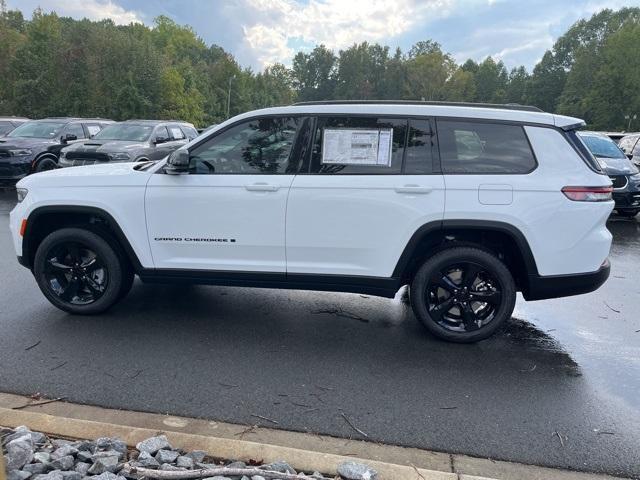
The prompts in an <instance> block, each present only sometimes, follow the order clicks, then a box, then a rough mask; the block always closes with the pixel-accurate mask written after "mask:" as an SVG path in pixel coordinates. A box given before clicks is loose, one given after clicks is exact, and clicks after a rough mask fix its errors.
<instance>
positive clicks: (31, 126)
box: [7, 122, 66, 138]
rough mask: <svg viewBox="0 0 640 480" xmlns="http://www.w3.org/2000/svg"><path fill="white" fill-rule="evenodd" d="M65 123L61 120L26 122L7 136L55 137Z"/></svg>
mask: <svg viewBox="0 0 640 480" xmlns="http://www.w3.org/2000/svg"><path fill="white" fill-rule="evenodd" d="M65 125H66V124H65V123H62V122H26V123H23V124H22V125H20V126H19V127H18V128H16V129H15V130H13V131H12V132H11V133H9V134H8V135H7V137H26V138H55V137H57V136H58V134H59V133H60V130H62V127H64V126H65Z"/></svg>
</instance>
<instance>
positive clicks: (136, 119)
mask: <svg viewBox="0 0 640 480" xmlns="http://www.w3.org/2000/svg"><path fill="white" fill-rule="evenodd" d="M123 122H165V123H189V122H187V121H186V120H159V119H153V118H127V119H126V120H123Z"/></svg>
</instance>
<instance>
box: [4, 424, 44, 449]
mask: <svg viewBox="0 0 640 480" xmlns="http://www.w3.org/2000/svg"><path fill="white" fill-rule="evenodd" d="M24 435H29V436H30V437H31V441H32V442H33V443H34V444H35V445H44V444H45V443H47V436H46V435H45V434H44V433H40V432H32V431H31V430H29V428H28V427H25V426H24V425H20V426H19V427H16V428H15V429H14V433H12V434H10V435H7V437H6V438H5V439H4V443H5V444H7V443H9V442H11V441H12V440H15V439H16V438H20V437H22V436H24Z"/></svg>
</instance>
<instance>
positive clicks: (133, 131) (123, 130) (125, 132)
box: [93, 123, 153, 142]
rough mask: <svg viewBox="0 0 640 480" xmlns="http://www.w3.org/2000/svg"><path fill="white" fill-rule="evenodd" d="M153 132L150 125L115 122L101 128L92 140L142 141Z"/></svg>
mask: <svg viewBox="0 0 640 480" xmlns="http://www.w3.org/2000/svg"><path fill="white" fill-rule="evenodd" d="M151 132H153V126H152V125H133V124H123V123H120V124H115V125H109V126H108V127H106V128H105V129H104V130H101V131H100V132H99V133H97V134H96V135H95V136H94V137H93V138H94V140H128V141H131V142H144V141H146V140H147V139H148V138H149V137H150V136H151Z"/></svg>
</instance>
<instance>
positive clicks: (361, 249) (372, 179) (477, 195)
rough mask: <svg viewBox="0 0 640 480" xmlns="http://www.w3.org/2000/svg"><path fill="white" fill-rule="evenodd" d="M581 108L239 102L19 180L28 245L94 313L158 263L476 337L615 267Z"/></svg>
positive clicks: (604, 191) (20, 250) (14, 220)
mask: <svg viewBox="0 0 640 480" xmlns="http://www.w3.org/2000/svg"><path fill="white" fill-rule="evenodd" d="M583 125H584V123H583V122H582V121H581V120H579V119H576V118H570V117H563V116H558V115H552V114H549V113H544V112H541V111H539V110H537V109H535V108H531V107H519V106H496V105H464V104H442V103H440V104H438V103H415V102H414V103H410V102H405V103H402V102H388V103H385V102H372V103H367V102H318V103H305V104H296V105H293V106H288V107H278V108H268V109H264V110H258V111H253V112H248V113H245V114H242V115H239V116H237V117H234V118H231V119H229V120H227V121H226V122H224V123H222V124H220V125H218V126H216V127H215V128H213V129H212V130H210V131H209V132H206V133H205V134H204V135H201V136H200V137H198V138H196V139H195V140H193V141H192V142H190V143H189V144H187V145H186V146H185V147H183V148H181V149H179V150H177V151H176V152H174V153H173V154H172V155H171V156H170V157H169V158H168V159H166V160H163V161H159V162H157V163H153V162H144V163H138V164H134V163H129V164H115V165H104V166H102V165H101V166H89V167H76V168H66V169H62V170H55V171H51V172H46V173H43V174H36V175H31V176H29V177H27V178H26V179H24V180H21V181H20V182H19V183H18V196H19V200H21V201H20V203H18V204H17V206H16V207H15V209H14V210H13V212H11V231H12V234H13V241H14V244H15V249H16V252H17V255H18V259H19V261H20V262H21V263H22V264H23V265H25V266H26V267H28V268H29V269H31V270H32V272H33V274H34V276H35V278H36V280H37V282H38V285H39V286H40V289H41V290H42V292H43V293H44V295H45V296H46V297H47V298H48V299H49V301H51V303H53V304H54V305H55V306H57V307H58V308H61V309H63V310H66V311H68V312H71V313H76V314H92V313H99V312H102V311H104V310H105V309H107V308H108V307H110V306H111V305H113V304H114V303H115V302H116V301H118V299H120V298H122V297H123V296H124V295H126V294H127V292H128V291H129V289H130V288H131V284H132V281H133V278H134V274H135V275H138V276H139V277H140V278H141V279H142V280H143V281H145V282H190V283H203V284H214V285H235V286H245V287H247V286H252V287H265V288H296V289H305V290H320V291H342V292H359V293H366V294H371V295H379V296H383V297H393V296H394V294H395V293H396V292H397V291H398V289H399V288H400V287H401V286H403V285H406V284H409V285H410V298H411V304H412V306H413V309H414V311H415V314H416V316H417V317H418V318H419V319H420V321H421V322H422V323H423V324H424V325H425V327H426V328H427V329H429V331H430V332H431V333H433V334H434V335H436V336H438V337H441V338H443V339H446V340H451V341H455V342H473V341H477V340H481V339H483V338H486V337H488V336H489V335H491V334H492V333H493V332H494V331H495V330H496V329H497V328H498V327H499V326H500V325H501V324H502V323H503V322H505V321H506V320H507V319H509V317H510V316H511V313H512V311H513V308H514V303H515V300H516V292H517V291H521V292H522V294H523V295H524V298H525V299H527V300H537V299H543V298H552V297H560V296H566V295H575V294H580V293H586V292H590V291H593V290H595V289H596V288H598V287H599V286H600V285H601V284H602V283H603V282H604V281H605V280H606V279H607V277H608V275H609V268H610V267H609V262H608V260H607V256H608V254H609V248H610V246H611V234H610V233H609V231H608V230H607V229H606V226H605V222H606V220H607V217H608V216H609V214H610V213H611V210H612V209H613V201H612V200H611V193H612V188H611V183H610V180H609V178H608V177H607V176H606V175H603V174H602V172H601V171H600V168H599V166H598V163H597V161H595V159H594V158H593V157H592V155H591V154H590V153H589V151H588V150H587V149H586V148H585V146H584V144H583V143H582V142H581V140H580V138H579V137H578V136H577V135H576V133H575V129H577V128H579V127H581V126H583Z"/></svg>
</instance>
